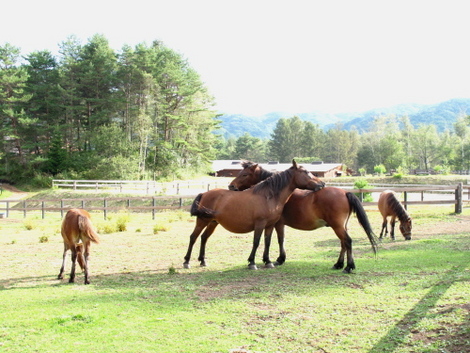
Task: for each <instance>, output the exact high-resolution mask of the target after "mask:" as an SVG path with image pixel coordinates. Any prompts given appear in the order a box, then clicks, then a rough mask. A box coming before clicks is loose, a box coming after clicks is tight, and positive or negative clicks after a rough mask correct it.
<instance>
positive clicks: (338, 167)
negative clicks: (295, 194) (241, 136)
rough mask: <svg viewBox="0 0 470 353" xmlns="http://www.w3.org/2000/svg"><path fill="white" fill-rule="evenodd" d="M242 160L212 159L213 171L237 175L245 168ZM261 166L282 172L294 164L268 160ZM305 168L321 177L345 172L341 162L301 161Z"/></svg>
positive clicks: (220, 175)
mask: <svg viewBox="0 0 470 353" xmlns="http://www.w3.org/2000/svg"><path fill="white" fill-rule="evenodd" d="M242 162H243V161H240V160H235V161H234V160H215V161H212V171H213V173H214V174H215V175H216V176H219V177H236V176H237V175H238V173H239V172H240V171H241V170H242V169H243V167H242ZM259 164H260V166H261V167H263V168H264V169H266V170H269V171H272V172H282V171H283V170H286V169H288V168H290V167H291V166H292V163H279V162H268V163H259ZM300 164H301V165H302V166H303V167H304V168H305V169H307V170H308V171H310V172H312V173H314V174H315V175H316V176H318V177H319V178H335V177H338V176H341V175H342V173H343V165H342V164H341V163H324V162H313V163H300Z"/></svg>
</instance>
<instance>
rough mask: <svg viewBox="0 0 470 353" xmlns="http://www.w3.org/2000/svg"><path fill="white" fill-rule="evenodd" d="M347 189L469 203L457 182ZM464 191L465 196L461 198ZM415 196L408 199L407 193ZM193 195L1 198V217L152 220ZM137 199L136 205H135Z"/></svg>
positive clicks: (420, 201) (184, 205)
mask: <svg viewBox="0 0 470 353" xmlns="http://www.w3.org/2000/svg"><path fill="white" fill-rule="evenodd" d="M345 189H348V190H349V191H353V192H354V193H357V194H359V197H360V199H361V201H363V195H364V194H365V193H373V194H375V195H378V194H379V193H380V192H382V191H383V190H386V189H388V190H390V189H391V190H394V191H396V192H397V193H403V198H404V200H403V202H402V203H403V204H404V206H405V207H408V205H439V204H440V205H445V204H449V205H452V204H453V205H455V213H461V212H462V208H463V204H464V203H468V202H470V193H469V189H470V186H463V185H462V183H460V184H458V185H453V186H452V185H447V186H425V187H397V188H393V187H388V188H385V187H382V188H373V189H349V188H345ZM464 192H466V193H467V197H466V198H465V197H464ZM412 194H413V195H414V200H411V198H410V195H412ZM195 196H196V195H180V196H142V197H106V198H86V199H83V198H82V199H80V198H76V199H63V200H34V199H25V200H0V206H3V207H0V218H2V217H3V216H6V217H9V216H10V213H11V212H22V213H23V215H24V217H26V216H27V214H28V213H32V212H33V211H34V212H37V211H39V212H40V214H41V216H42V218H45V216H46V214H47V213H49V212H61V216H63V215H64V212H65V211H67V210H69V209H70V208H74V207H78V208H85V209H87V210H90V211H103V216H104V218H105V219H106V217H107V213H108V212H117V211H120V210H128V211H131V212H151V214H152V219H155V213H156V212H157V211H159V210H168V209H189V205H190V204H191V203H192V201H193V200H194V198H195ZM136 201H139V205H136ZM363 204H364V205H365V206H370V205H377V202H376V201H375V202H363Z"/></svg>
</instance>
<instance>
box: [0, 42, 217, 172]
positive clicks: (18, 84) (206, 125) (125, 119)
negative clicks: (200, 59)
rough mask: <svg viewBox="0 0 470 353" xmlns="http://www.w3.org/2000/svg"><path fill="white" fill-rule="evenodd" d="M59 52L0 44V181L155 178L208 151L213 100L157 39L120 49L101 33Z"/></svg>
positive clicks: (196, 165)
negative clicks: (23, 49)
mask: <svg viewBox="0 0 470 353" xmlns="http://www.w3.org/2000/svg"><path fill="white" fill-rule="evenodd" d="M59 48H60V50H59V54H58V55H53V54H52V53H51V52H50V51H48V50H43V51H36V52H32V53H30V54H28V55H26V56H24V57H23V56H21V50H20V49H19V48H17V47H15V46H13V45H11V44H9V43H6V44H4V45H2V46H0V143H1V145H0V178H8V179H13V180H16V181H18V180H19V179H31V178H37V179H39V180H41V178H43V177H50V176H55V177H64V178H83V179H158V178H163V177H177V176H181V175H180V174H184V173H192V172H203V171H206V170H207V166H208V165H209V161H210V160H211V159H213V158H214V157H215V146H216V141H217V139H218V138H217V136H216V135H214V134H213V131H214V130H215V129H217V126H218V123H219V122H218V120H217V114H216V112H215V111H214V110H213V108H212V107H213V105H214V102H213V97H212V96H211V95H210V94H209V92H208V91H207V88H206V87H205V86H204V84H203V83H202V81H201V79H200V77H199V75H198V73H197V72H196V71H195V70H194V69H192V68H191V67H190V65H189V64H188V62H187V60H185V59H184V58H183V57H182V56H181V55H180V54H178V53H176V52H174V51H173V50H171V49H169V48H167V47H166V46H165V45H163V43H161V42H159V41H155V42H153V43H152V44H151V45H147V44H145V43H142V44H138V45H136V46H135V47H131V46H128V45H125V46H124V47H123V48H122V49H121V50H120V51H119V52H116V51H114V50H113V49H112V48H110V46H109V43H108V40H107V39H106V38H105V37H104V36H102V35H94V36H93V37H91V38H90V39H89V40H88V42H87V43H85V44H82V43H81V42H80V41H79V40H78V39H77V38H76V37H74V36H71V37H68V38H67V39H66V40H65V41H64V42H62V43H61V44H60V45H59Z"/></svg>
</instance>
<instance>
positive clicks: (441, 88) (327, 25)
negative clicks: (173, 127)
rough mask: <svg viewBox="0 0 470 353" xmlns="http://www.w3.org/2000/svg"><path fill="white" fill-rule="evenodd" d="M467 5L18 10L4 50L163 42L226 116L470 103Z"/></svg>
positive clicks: (252, 1) (7, 24)
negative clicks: (94, 41)
mask: <svg viewBox="0 0 470 353" xmlns="http://www.w3.org/2000/svg"><path fill="white" fill-rule="evenodd" d="M469 4H470V3H469V2H468V1H467V0H442V1H435V0H415V1H414V0H406V1H402V0H393V1H391V0H389V1H381V0H367V1H361V0H338V1H334V0H330V1H325V0H321V1H317V0H310V1H308V0H289V1H285V0H284V1H277V0H268V1H265V0H248V1H247V0H237V1H226V0H181V1H178V0H151V1H149V0H133V1H126V2H121V1H115V0H113V1H108V0H94V1H90V0H80V1H69V0H42V1H38V0H16V1H8V3H6V4H5V3H3V4H2V6H1V9H0V11H1V12H0V28H1V30H0V45H3V44H4V43H6V42H9V43H10V44H12V45H14V46H17V47H20V48H21V49H22V53H23V54H27V53H29V52H31V51H34V50H43V49H49V50H51V51H52V52H53V53H56V52H57V50H58V45H59V44H60V43H61V42H63V41H65V40H66V39H67V37H68V36H69V35H72V34H74V35H76V36H77V37H78V38H80V39H81V40H82V43H83V44H85V43H86V42H87V40H88V39H89V38H90V37H91V36H92V35H93V34H96V33H99V34H103V35H104V36H105V37H106V38H107V39H108V40H109V42H110V45H111V47H113V49H115V50H116V51H119V50H120V49H121V47H122V45H123V44H129V45H131V46H134V45H135V44H137V43H141V42H146V43H148V44H150V43H151V42H152V41H153V40H155V39H158V40H161V41H162V42H164V44H165V45H166V46H167V47H169V48H171V49H173V50H175V51H177V52H179V53H180V54H182V55H183V56H184V57H185V58H186V59H188V61H189V63H190V65H191V66H192V67H193V68H194V69H195V70H196V71H197V72H198V73H199V74H200V75H201V78H202V80H203V81H204V82H205V83H206V85H207V86H208V88H209V91H210V92H211V94H212V95H213V96H214V97H215V99H216V102H217V108H218V110H220V111H221V112H228V113H244V114H263V113H268V112H272V111H285V112H287V113H301V112H311V111H315V110H321V111H326V112H344V111H357V110H366V109H371V108H379V107H388V106H391V105H394V104H399V103H436V102H441V101H445V100H447V99H451V98H470V85H469V83H470V55H469V54H470V40H469V38H470V35H469V34H470V22H469V17H468V14H469V7H470V5H469Z"/></svg>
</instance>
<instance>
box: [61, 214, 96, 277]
mask: <svg viewBox="0 0 470 353" xmlns="http://www.w3.org/2000/svg"><path fill="white" fill-rule="evenodd" d="M61 232H62V238H63V239H64V254H63V259H62V267H61V268H60V273H59V276H58V279H62V278H64V270H65V255H66V253H67V250H69V249H70V251H71V252H72V270H71V272H70V279H69V283H73V282H74V281H75V261H78V264H79V265H80V267H81V268H82V270H83V271H84V272H85V284H90V281H89V279H88V256H89V254H90V245H91V242H94V243H99V238H98V234H96V232H95V230H94V228H93V225H92V223H91V220H90V214H89V213H88V212H87V211H85V210H82V209H79V208H72V209H70V210H69V211H68V212H67V214H66V215H65V218H64V220H63V222H62V230H61Z"/></svg>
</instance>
